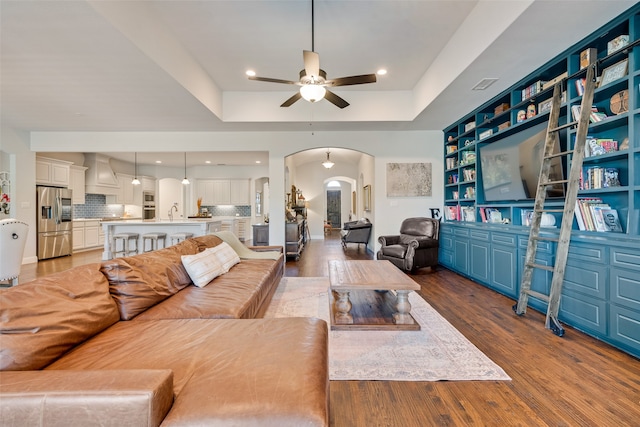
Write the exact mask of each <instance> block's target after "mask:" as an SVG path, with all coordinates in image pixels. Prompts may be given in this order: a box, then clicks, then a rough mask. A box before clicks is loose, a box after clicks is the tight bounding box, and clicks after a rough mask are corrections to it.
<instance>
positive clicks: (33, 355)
mask: <svg viewBox="0 0 640 427" xmlns="http://www.w3.org/2000/svg"><path fill="white" fill-rule="evenodd" d="M219 243H220V240H219V239H218V238H217V237H214V236H205V237H203V238H196V239H188V240H186V241H184V242H181V243H179V244H178V245H175V246H171V247H169V248H166V249H162V250H159V251H155V252H150V253H146V254H141V255H136V256H133V257H127V258H119V259H116V260H111V261H106V262H104V263H101V264H99V263H96V264H89V265H85V266H80V267H75V268H73V269H70V270H67V271H64V272H61V273H57V274H53V275H49V276H46V277H43V278H40V279H37V280H35V281H32V282H29V283H25V284H21V285H19V286H16V287H13V288H9V289H6V290H3V291H2V292H0V334H1V335H0V337H1V338H0V371H1V372H0V425H1V426H26V425H82V426H92V425H96V426H97V425H99V426H111V425H113V426H122V425H127V426H157V425H160V424H162V425H163V426H164V425H166V426H195V425H198V426H203V425H207V426H209V425H222V426H227V425H228V426H249V425H260V426H326V425H328V420H329V416H328V413H329V412H328V411H329V409H328V405H329V403H328V402H329V400H328V397H329V394H328V391H329V379H328V356H327V352H328V350H327V348H328V347H327V344H328V342H327V339H328V331H327V325H326V323H325V322H324V321H322V320H319V319H312V318H281V319H259V318H252V317H260V316H262V313H264V311H265V310H266V307H267V306H268V304H269V302H270V300H271V297H272V295H273V292H274V290H275V287H276V286H277V284H278V282H279V280H280V278H281V277H282V274H283V265H284V258H283V255H281V256H280V257H279V259H277V260H242V261H241V262H240V263H239V264H237V265H236V266H234V267H233V268H231V270H230V271H229V272H228V273H226V274H224V275H222V276H219V277H217V278H216V279H214V280H213V281H212V282H211V283H210V284H209V285H208V286H206V287H204V288H197V287H195V286H194V285H193V284H192V283H191V280H190V278H189V276H188V274H187V273H186V271H185V270H184V268H183V267H182V263H181V262H180V256H181V255H187V254H195V253H197V252H198V251H201V250H203V249H205V248H206V247H209V246H212V245H216V244H219ZM280 251H282V250H281V248H280Z"/></svg>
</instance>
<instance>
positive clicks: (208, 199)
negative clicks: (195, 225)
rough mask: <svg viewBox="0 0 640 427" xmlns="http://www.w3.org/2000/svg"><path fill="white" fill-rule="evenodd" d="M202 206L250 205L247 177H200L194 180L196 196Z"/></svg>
mask: <svg viewBox="0 0 640 427" xmlns="http://www.w3.org/2000/svg"><path fill="white" fill-rule="evenodd" d="M198 197H202V205H203V206H216V205H250V204H251V201H250V195H249V180H248V179H200V180H198V181H197V182H196V198H198Z"/></svg>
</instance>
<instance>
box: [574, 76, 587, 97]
mask: <svg viewBox="0 0 640 427" xmlns="http://www.w3.org/2000/svg"><path fill="white" fill-rule="evenodd" d="M586 82H587V81H586V79H584V78H582V79H577V80H576V81H575V84H576V92H577V93H578V96H582V95H584V85H585V84H586Z"/></svg>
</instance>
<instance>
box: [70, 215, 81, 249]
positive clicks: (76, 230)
mask: <svg viewBox="0 0 640 427" xmlns="http://www.w3.org/2000/svg"><path fill="white" fill-rule="evenodd" d="M71 237H72V239H73V245H72V249H73V250H74V251H77V250H80V249H84V221H74V222H73V232H72V233H71Z"/></svg>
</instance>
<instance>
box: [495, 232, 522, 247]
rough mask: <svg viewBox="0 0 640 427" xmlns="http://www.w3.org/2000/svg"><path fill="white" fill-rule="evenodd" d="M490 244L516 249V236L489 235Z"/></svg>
mask: <svg viewBox="0 0 640 427" xmlns="http://www.w3.org/2000/svg"><path fill="white" fill-rule="evenodd" d="M491 243H497V244H499V245H503V246H511V247H514V248H515V247H516V236H515V235H514V234H503V233H491Z"/></svg>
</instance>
